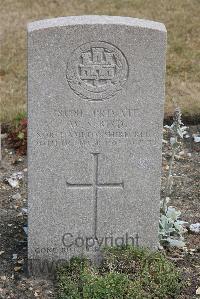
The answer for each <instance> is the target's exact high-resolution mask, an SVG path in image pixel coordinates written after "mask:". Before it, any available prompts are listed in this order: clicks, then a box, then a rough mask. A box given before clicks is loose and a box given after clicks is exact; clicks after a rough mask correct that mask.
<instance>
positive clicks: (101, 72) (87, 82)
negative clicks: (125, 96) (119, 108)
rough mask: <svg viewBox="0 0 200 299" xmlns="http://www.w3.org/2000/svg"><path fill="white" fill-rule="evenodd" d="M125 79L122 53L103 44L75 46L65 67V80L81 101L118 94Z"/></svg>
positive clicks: (92, 43) (111, 46)
mask: <svg viewBox="0 0 200 299" xmlns="http://www.w3.org/2000/svg"><path fill="white" fill-rule="evenodd" d="M127 77H128V64H127V61H126V58H125V56H124V54H123V53H122V52H121V51H120V50H119V49H118V48H116V47H115V46H113V45H111V44H109V43H106V42H90V43H86V44H84V45H81V46H80V47H78V48H77V49H76V50H75V51H74V52H73V53H72V56H71V57H70V59H69V62H68V65H67V80H68V82H69V85H70V87H71V88H72V89H73V91H74V92H75V93H76V94H77V95H79V96H80V97H81V98H83V99H88V100H93V101H100V100H104V99H107V98H110V97H111V96H114V95H115V94H116V93H117V92H118V91H120V90H121V89H122V87H123V85H124V83H125V82H126V80H127Z"/></svg>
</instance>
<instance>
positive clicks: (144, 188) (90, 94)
mask: <svg viewBox="0 0 200 299" xmlns="http://www.w3.org/2000/svg"><path fill="white" fill-rule="evenodd" d="M165 50H166V29H165V26H164V25H163V24H161V23H157V22H152V21H147V20H139V19H133V18H126V17H109V16H81V17H66V18H58V19H50V20H43V21H37V22H33V23H30V24H29V25H28V116H29V130H28V133H29V134H28V135H29V138H28V160H29V233H28V239H29V249H28V251H29V258H30V259H41V260H42V259H48V260H55V261H56V260H59V259H69V258H70V257H72V256H74V255H75V256H77V255H82V254H84V255H86V256H89V257H91V258H92V259H96V258H97V256H98V253H99V249H100V248H102V247H104V246H119V245H126V244H129V245H135V246H138V245H139V246H147V247H150V248H152V249H153V248H156V246H157V245H158V222H159V198H160V172H161V141H162V124H163V106H164V85H165V80H164V74H165Z"/></svg>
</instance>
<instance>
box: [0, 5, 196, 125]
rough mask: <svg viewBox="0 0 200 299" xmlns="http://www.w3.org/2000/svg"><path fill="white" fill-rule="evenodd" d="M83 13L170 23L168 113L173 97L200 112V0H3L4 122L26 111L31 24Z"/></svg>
mask: <svg viewBox="0 0 200 299" xmlns="http://www.w3.org/2000/svg"><path fill="white" fill-rule="evenodd" d="M81 14H107V15H122V16H131V17H138V18H146V19H151V20H156V21H161V22H163V23H165V25H166V27H167V30H168V54H167V78H166V105H165V116H166V117H167V116H168V115H171V114H172V111H173V109H174V107H173V101H172V99H173V98H174V99H176V102H177V103H178V105H179V106H180V107H181V110H182V112H183V117H184V116H189V117H193V118H195V117H198V116H199V115H200V85H199V83H198V82H199V81H200V64H199V59H200V50H199V49H200V43H199V35H200V27H199V15H200V5H199V0H96V1H95V0H87V1H84V0H67V1H66V0H17V1H16V0H1V1H0V27H1V29H2V33H1V61H0V65H1V67H0V87H1V109H0V120H1V121H10V120H13V119H14V118H15V117H16V115H17V114H18V113H22V112H24V111H25V110H26V80H27V77H26V23H27V22H29V21H33V20H38V19H43V18H51V17H58V16H68V15H81Z"/></svg>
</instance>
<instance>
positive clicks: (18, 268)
mask: <svg viewBox="0 0 200 299" xmlns="http://www.w3.org/2000/svg"><path fill="white" fill-rule="evenodd" d="M21 268H22V267H15V268H14V271H15V272H18V271H20V270H21Z"/></svg>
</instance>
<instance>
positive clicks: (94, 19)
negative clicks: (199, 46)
mask: <svg viewBox="0 0 200 299" xmlns="http://www.w3.org/2000/svg"><path fill="white" fill-rule="evenodd" d="M95 24H96V25H98V24H99V25H125V26H133V27H140V28H147V29H152V30H158V31H163V32H166V28H165V25H164V24H163V23H159V22H154V21H149V20H144V19H137V18H131V17H121V16H97V15H88V16H87V15H85V16H70V17H62V18H53V19H44V20H39V21H35V22H31V23H28V31H29V32H31V31H35V30H41V29H45V28H51V27H62V26H70V25H71V26H75V25H95Z"/></svg>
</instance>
